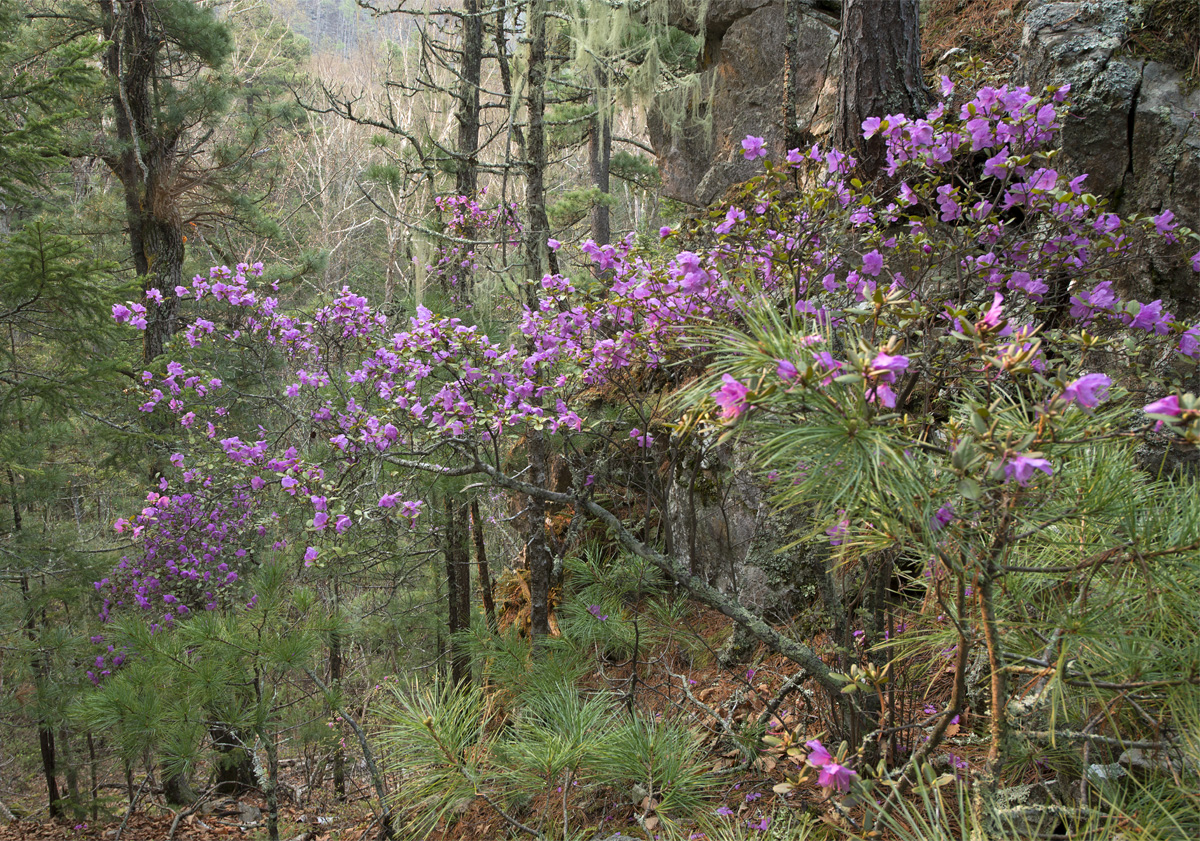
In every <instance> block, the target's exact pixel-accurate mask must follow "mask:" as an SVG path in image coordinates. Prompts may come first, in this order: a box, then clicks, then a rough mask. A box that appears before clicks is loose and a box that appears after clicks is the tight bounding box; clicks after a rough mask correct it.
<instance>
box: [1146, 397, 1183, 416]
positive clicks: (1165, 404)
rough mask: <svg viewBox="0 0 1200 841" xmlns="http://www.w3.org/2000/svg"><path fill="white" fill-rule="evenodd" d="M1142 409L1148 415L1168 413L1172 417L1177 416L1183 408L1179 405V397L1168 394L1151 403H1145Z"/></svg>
mask: <svg viewBox="0 0 1200 841" xmlns="http://www.w3.org/2000/svg"><path fill="white" fill-rule="evenodd" d="M1142 411H1144V412H1145V413H1146V414H1148V415H1170V416H1171V417H1173V418H1177V417H1179V414H1180V412H1182V411H1183V410H1182V409H1180V407H1179V397H1178V396H1176V395H1174V394H1168V395H1167V396H1166V397H1164V398H1162V399H1161V400H1155V401H1154V402H1153V403H1150V404H1147V405H1146V406H1145V407H1144V408H1143V410H1142Z"/></svg>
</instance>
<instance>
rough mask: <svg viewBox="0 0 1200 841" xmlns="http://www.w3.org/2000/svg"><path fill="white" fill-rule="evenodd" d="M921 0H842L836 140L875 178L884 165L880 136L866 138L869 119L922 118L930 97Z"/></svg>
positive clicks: (864, 170)
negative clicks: (923, 58)
mask: <svg viewBox="0 0 1200 841" xmlns="http://www.w3.org/2000/svg"><path fill="white" fill-rule="evenodd" d="M919 24H920V10H919V8H918V0H843V2H842V36H841V77H840V79H839V81H838V99H837V112H836V114H835V116H834V136H833V142H834V144H835V145H837V146H839V147H840V148H841V149H843V150H844V151H846V152H848V153H852V154H854V156H855V157H857V158H858V162H859V169H860V172H861V173H862V174H863V175H865V176H866V177H869V178H873V177H875V176H876V175H878V174H879V172H880V170H882V169H883V166H884V159H885V154H884V143H883V140H882V138H880V137H879V136H878V135H877V136H875V137H873V138H872V139H871V140H869V141H864V140H863V131H862V123H863V120H865V119H867V118H868V117H885V116H887V115H888V114H897V113H903V114H906V115H909V116H913V115H918V116H919V115H923V114H924V113H925V110H926V104H927V102H928V93H927V91H926V90H925V84H924V82H923V81H922V79H921V34H920V26H919Z"/></svg>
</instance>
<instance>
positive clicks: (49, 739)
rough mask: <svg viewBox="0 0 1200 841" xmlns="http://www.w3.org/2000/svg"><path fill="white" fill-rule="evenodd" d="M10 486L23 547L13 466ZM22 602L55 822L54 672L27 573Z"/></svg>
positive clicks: (58, 810)
mask: <svg viewBox="0 0 1200 841" xmlns="http://www.w3.org/2000/svg"><path fill="white" fill-rule="evenodd" d="M8 487H9V493H10V495H11V496H10V498H9V502H10V503H11V505H12V516H13V536H14V538H15V540H14V542H15V543H17V544H18V545H19V542H20V538H21V525H22V523H21V503H20V500H19V499H18V498H17V477H16V475H15V474H14V473H13V470H12V468H11V467H10V468H8ZM21 599H22V601H24V602H25V608H26V615H25V635H26V637H27V638H28V640H29V643H30V645H31V646H33V647H34V652H33V662H32V666H33V676H34V683H35V686H36V691H37V699H38V707H39V709H38V723H37V725H38V748H39V750H40V752H41V755H42V774H43V775H44V776H45V778H46V797H47V799H48V801H49V805H50V817H51V819H56V818H61V817H62V816H63V810H62V803H60V802H59V801H60V799H61V795H60V794H59V791H58V778H57V776H56V773H57V772H56V769H55V764H56V763H55V754H54V731H53V730H51V729H50V724H49V722H47V721H46V719H45V710H44V709H41V707H42V705H43V704H44V703H45V694H46V678H47V676H48V673H49V670H50V664H49V662H48V660H47V658H46V656H45V655H44V654H41V653H40V652H38V651H37V642H38V622H37V609H36V607H35V605H34V604H33V596H32V593H31V591H30V588H29V576H28V575H27V574H26V573H25V572H22V573H21Z"/></svg>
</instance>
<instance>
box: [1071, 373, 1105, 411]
mask: <svg viewBox="0 0 1200 841" xmlns="http://www.w3.org/2000/svg"><path fill="white" fill-rule="evenodd" d="M1111 385H1112V380H1111V379H1110V378H1109V377H1108V375H1107V374H1084V375H1083V376H1082V377H1080V378H1079V379H1077V380H1075V382H1073V383H1070V384H1069V385H1068V386H1067V387H1066V388H1064V389H1063V393H1062V395H1061V396H1062V399H1063V400H1065V401H1066V402H1068V403H1078V404H1079V405H1080V406H1082V407H1084V408H1085V409H1094V408H1095V407H1096V406H1097V405H1098V404H1099V403H1101V402H1102V401H1104V400H1107V399H1108V388H1109V386H1111Z"/></svg>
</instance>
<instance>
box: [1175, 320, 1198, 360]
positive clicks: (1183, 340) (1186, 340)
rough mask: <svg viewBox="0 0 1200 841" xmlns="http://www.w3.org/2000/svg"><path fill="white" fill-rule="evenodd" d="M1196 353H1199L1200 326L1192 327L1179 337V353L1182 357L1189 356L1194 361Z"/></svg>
mask: <svg viewBox="0 0 1200 841" xmlns="http://www.w3.org/2000/svg"><path fill="white" fill-rule="evenodd" d="M1197 351H1200V324H1197V325H1196V326H1194V327H1189V328H1188V329H1187V330H1185V331H1184V333H1183V335H1182V336H1180V337H1179V352H1180V353H1182V354H1183V355H1184V356H1190V357H1191V358H1192V359H1195V358H1196V356H1197Z"/></svg>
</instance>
